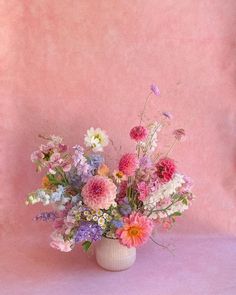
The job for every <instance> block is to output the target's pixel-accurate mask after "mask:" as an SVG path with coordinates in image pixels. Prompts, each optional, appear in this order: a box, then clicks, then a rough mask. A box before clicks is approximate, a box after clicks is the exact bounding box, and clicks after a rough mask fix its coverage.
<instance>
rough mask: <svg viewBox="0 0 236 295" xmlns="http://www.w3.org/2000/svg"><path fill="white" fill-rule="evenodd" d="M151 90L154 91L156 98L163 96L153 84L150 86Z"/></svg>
mask: <svg viewBox="0 0 236 295" xmlns="http://www.w3.org/2000/svg"><path fill="white" fill-rule="evenodd" d="M150 89H151V91H152V92H153V93H154V94H155V95H156V96H159V95H160V94H161V92H160V90H159V88H158V87H157V85H155V84H152V85H151V86H150Z"/></svg>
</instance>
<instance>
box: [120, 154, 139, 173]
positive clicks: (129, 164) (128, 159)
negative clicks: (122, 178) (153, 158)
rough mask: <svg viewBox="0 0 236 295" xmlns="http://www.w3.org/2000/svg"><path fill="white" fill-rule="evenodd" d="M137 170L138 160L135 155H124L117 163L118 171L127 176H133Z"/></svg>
mask: <svg viewBox="0 0 236 295" xmlns="http://www.w3.org/2000/svg"><path fill="white" fill-rule="evenodd" d="M137 168H138V158H137V156H136V154H131V153H130V154H129V153H128V154H125V155H123V156H122V157H121V159H120V162H119V170H120V171H121V172H123V173H124V174H125V175H127V176H133V175H134V174H135V170H136V169H137Z"/></svg>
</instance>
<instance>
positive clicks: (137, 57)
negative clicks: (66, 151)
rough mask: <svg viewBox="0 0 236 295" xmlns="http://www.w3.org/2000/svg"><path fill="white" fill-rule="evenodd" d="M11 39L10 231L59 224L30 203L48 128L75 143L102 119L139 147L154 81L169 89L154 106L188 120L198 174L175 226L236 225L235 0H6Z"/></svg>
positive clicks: (177, 123)
mask: <svg viewBox="0 0 236 295" xmlns="http://www.w3.org/2000/svg"><path fill="white" fill-rule="evenodd" d="M0 40H1V42H0V104H1V127H0V132H1V137H0V139H1V145H0V147H1V162H0V173H1V178H0V179H1V200H0V208H1V211H0V226H1V228H0V232H1V236H2V238H4V237H11V236H15V235H20V234H22V233H24V234H26V235H28V239H31V238H32V239H33V238H35V237H36V236H38V235H45V237H46V236H47V235H49V233H50V231H51V229H50V228H49V227H47V226H44V225H35V224H32V223H31V219H32V218H33V216H34V215H35V213H36V212H37V211H38V210H39V209H40V208H26V207H25V206H24V200H25V196H26V194H27V192H29V191H32V190H34V189H35V188H37V186H38V183H39V182H40V176H37V175H36V173H35V170H34V166H33V165H32V164H31V162H30V159H29V156H30V153H31V152H32V151H33V150H35V149H36V148H37V146H38V144H39V143H40V140H39V139H38V138H37V134H39V133H42V134H60V135H61V136H63V137H64V139H65V141H66V142H68V143H69V144H70V146H72V145H74V144H76V143H79V142H81V140H83V135H84V133H85V131H86V130H87V128H89V127H90V126H94V127H96V126H100V127H101V128H104V129H106V130H107V132H108V134H109V135H110V136H111V138H112V139H113V140H114V141H115V143H116V144H117V145H120V144H121V145H122V147H123V149H122V150H123V151H130V150H131V148H132V143H131V142H130V141H129V137H128V131H129V129H130V128H131V127H132V126H133V125H134V124H136V122H137V114H138V113H139V112H140V110H141V108H142V105H143V99H144V97H145V95H146V94H147V91H148V88H149V85H150V83H152V82H155V83H157V84H158V85H159V88H160V90H161V96H160V97H158V98H153V99H152V101H151V103H150V106H149V112H150V117H152V118H155V117H157V116H158V115H159V114H160V112H161V111H163V110H165V111H166V110H167V111H170V112H172V113H173V115H174V122H173V126H172V127H173V128H174V127H184V128H185V129H186V132H187V134H188V138H187V141H186V142H185V143H183V144H181V145H179V146H178V147H177V148H176V150H175V152H174V154H173V156H175V158H176V160H177V162H178V166H179V169H180V170H181V171H183V172H185V173H187V174H188V175H190V176H191V177H192V178H193V179H194V181H195V194H196V196H197V197H196V201H195V202H194V204H193V206H192V208H191V210H189V212H187V213H186V214H185V217H184V218H183V219H181V220H180V221H179V223H178V225H177V226H176V228H175V229H174V231H175V232H182V233H225V234H236V217H235V210H236V180H235V174H236V173H235V172H236V149H235V148H236V132H235V127H236V116H235V114H236V99H235V97H236V78H235V77H236V76H235V72H236V60H235V55H236V41H235V40H236V2H235V1H234V0H231V1H230V0H228V1H221V0H215V1H210V0H208V1H207V0H196V1H195V0H192V1H185V0H181V1H175V0H165V1H157V0H152V1H151V0H149V1H142V0H136V1H134V0H129V1H124V0H122V1H108V0H107V1H105V0H102V1H94V0H80V1H73V0H50V1H47V0H25V1H23V0H22V1H17V0H7V1H0ZM168 132H171V129H169V130H166V132H165V134H164V137H167V136H168ZM107 153H108V162H109V163H111V165H114V163H115V161H116V160H117V155H116V154H115V153H114V152H113V150H112V148H108V149H107ZM5 241H6V240H5ZM45 243H46V242H45Z"/></svg>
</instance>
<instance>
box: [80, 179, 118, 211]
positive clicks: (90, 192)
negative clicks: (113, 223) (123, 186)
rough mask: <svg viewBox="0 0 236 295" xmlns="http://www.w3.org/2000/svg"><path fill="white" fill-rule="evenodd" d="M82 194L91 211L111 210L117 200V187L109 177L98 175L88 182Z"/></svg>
mask: <svg viewBox="0 0 236 295" xmlns="http://www.w3.org/2000/svg"><path fill="white" fill-rule="evenodd" d="M81 194H82V197H83V201H84V203H85V204H86V205H87V206H88V207H90V208H91V209H93V210H98V209H109V207H110V206H111V205H112V204H113V203H114V201H115V198H116V186H115V184H114V183H113V182H112V180H111V179H109V178H108V177H104V176H99V175H96V176H93V177H91V178H90V179H89V180H88V182H87V183H86V184H85V186H84V187H83V189H82V193H81Z"/></svg>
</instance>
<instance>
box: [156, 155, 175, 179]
mask: <svg viewBox="0 0 236 295" xmlns="http://www.w3.org/2000/svg"><path fill="white" fill-rule="evenodd" d="M175 171H176V167H175V163H174V161H173V160H171V159H169V158H163V159H160V160H159V161H158V162H157V164H156V175H157V178H158V180H159V181H160V182H161V183H167V182H168V181H170V180H171V179H172V177H173V175H174V173H175Z"/></svg>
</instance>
